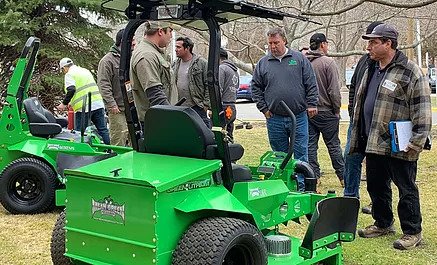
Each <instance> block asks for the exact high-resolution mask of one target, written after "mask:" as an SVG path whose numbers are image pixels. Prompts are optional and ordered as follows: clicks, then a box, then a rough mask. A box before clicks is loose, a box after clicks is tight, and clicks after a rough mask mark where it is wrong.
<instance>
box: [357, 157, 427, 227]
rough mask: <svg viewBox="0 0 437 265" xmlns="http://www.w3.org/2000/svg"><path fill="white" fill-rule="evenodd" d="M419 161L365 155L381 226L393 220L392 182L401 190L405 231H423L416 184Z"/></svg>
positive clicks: (400, 210)
mask: <svg viewBox="0 0 437 265" xmlns="http://www.w3.org/2000/svg"><path fill="white" fill-rule="evenodd" d="M416 173H417V161H414V162H411V161H406V160H402V159H397V158H393V157H390V156H383V155H375V154H366V176H367V191H368V192H369V195H370V198H371V200H372V216H373V219H375V225H376V226H378V227H381V228H386V227H389V226H390V225H391V224H392V223H393V220H394V219H393V210H392V189H391V185H390V184H391V181H393V183H394V184H395V185H396V187H397V188H398V190H399V203H398V216H399V220H400V222H401V228H402V231H403V233H404V234H408V235H415V234H418V233H420V232H421V231H422V226H421V223H422V215H421V213H420V203H419V190H418V188H417V186H416Z"/></svg>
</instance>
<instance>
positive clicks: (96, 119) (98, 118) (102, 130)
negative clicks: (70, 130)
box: [74, 108, 110, 144]
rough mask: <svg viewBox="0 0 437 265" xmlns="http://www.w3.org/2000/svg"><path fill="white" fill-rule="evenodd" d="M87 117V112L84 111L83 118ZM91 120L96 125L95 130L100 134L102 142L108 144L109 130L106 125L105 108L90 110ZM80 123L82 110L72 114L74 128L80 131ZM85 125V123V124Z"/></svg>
mask: <svg viewBox="0 0 437 265" xmlns="http://www.w3.org/2000/svg"><path fill="white" fill-rule="evenodd" d="M87 119H88V112H86V113H85V120H87ZM91 121H92V122H93V124H94V126H96V129H97V132H98V133H99V135H100V136H102V139H103V142H104V143H105V144H109V143H110V141H109V130H108V127H106V120H105V110H104V109H103V108H100V109H96V110H93V111H91ZM81 124H82V112H76V113H75V114H74V129H75V130H76V131H80V126H81ZM85 126H87V124H85Z"/></svg>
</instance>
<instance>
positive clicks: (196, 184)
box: [167, 179, 211, 193]
mask: <svg viewBox="0 0 437 265" xmlns="http://www.w3.org/2000/svg"><path fill="white" fill-rule="evenodd" d="M209 186H211V179H204V180H195V181H190V182H187V183H184V184H181V185H179V186H176V187H174V188H171V189H169V190H168V191H167V192H168V193H171V192H178V191H184V190H192V189H200V188H205V187H209Z"/></svg>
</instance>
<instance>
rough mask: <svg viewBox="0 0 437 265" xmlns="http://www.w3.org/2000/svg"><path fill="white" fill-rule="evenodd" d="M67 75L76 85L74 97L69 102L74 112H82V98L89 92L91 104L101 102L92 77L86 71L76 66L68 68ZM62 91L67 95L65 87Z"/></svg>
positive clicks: (97, 88)
mask: <svg viewBox="0 0 437 265" xmlns="http://www.w3.org/2000/svg"><path fill="white" fill-rule="evenodd" d="M68 74H70V75H71V76H72V77H73V79H74V81H75V83H76V92H74V95H73V97H72V98H71V101H70V105H71V107H72V108H73V111H74V112H77V111H82V106H83V98H84V97H86V96H87V95H88V93H89V92H91V103H93V102H95V101H99V100H102V95H100V92H99V87H98V86H97V84H96V81H95V80H94V77H93V75H92V74H91V72H90V71H89V70H88V69H85V68H82V67H79V66H76V67H72V68H70V69H69V70H68ZM64 90H65V93H67V88H66V87H65V88H64ZM86 104H88V100H87V101H86ZM87 110H88V108H87Z"/></svg>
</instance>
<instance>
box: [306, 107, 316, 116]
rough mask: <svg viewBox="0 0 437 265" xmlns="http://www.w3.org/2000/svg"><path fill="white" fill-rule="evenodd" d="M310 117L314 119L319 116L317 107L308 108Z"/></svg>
mask: <svg viewBox="0 0 437 265" xmlns="http://www.w3.org/2000/svg"><path fill="white" fill-rule="evenodd" d="M307 112H308V117H310V118H312V117H314V116H316V115H317V107H310V108H307Z"/></svg>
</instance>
